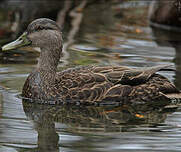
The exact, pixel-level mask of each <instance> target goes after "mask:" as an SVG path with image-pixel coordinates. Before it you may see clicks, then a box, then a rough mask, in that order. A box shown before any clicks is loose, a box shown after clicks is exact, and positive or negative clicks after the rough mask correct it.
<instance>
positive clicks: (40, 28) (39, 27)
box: [37, 26, 45, 31]
mask: <svg viewBox="0 0 181 152" xmlns="http://www.w3.org/2000/svg"><path fill="white" fill-rule="evenodd" d="M43 29H45V27H43V26H38V27H37V31H40V30H43Z"/></svg>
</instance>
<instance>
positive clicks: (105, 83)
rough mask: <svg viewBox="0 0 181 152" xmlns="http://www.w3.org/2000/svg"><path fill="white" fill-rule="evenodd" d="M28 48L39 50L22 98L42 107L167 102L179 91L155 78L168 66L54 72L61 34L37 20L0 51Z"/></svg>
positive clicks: (170, 84) (110, 67) (74, 69)
mask: <svg viewBox="0 0 181 152" xmlns="http://www.w3.org/2000/svg"><path fill="white" fill-rule="evenodd" d="M25 45H31V46H36V47H40V49H41V53H40V58H39V61H38V66H37V68H36V69H35V70H34V71H33V72H32V73H31V74H30V75H29V76H28V78H27V80H26V82H25V84H24V87H23V91H22V94H23V96H24V97H27V98H31V99H36V100H37V99H38V100H41V101H42V103H52V102H48V101H54V102H53V103H55V104H57V103H61V102H64V101H72V102H74V101H80V102H91V103H92V102H102V101H111V102H112V101H116V102H135V101H144V102H147V101H150V100H152V101H156V100H162V99H163V100H165V99H169V95H170V94H177V95H179V96H180V91H179V90H177V89H176V87H175V86H174V85H173V84H172V83H171V82H170V81H169V80H168V79H167V78H165V77H163V76H161V75H159V74H156V72H157V71H160V70H170V67H169V66H168V65H161V66H155V67H150V68H142V69H131V68H128V67H123V66H117V67H113V66H105V67H103V66H86V67H77V68H72V69H67V70H65V71H61V72H57V65H58V62H59V59H60V56H61V51H62V34H61V32H60V28H59V27H58V26H57V25H56V23H55V22H54V21H52V20H49V19H37V20H35V21H33V22H32V23H31V24H30V25H29V26H28V28H27V31H26V32H25V33H24V34H23V35H22V36H21V37H20V38H18V40H16V41H15V42H12V43H10V44H8V45H5V46H4V47H3V48H2V50H8V49H14V48H17V47H21V46H25Z"/></svg>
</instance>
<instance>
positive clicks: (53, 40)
mask: <svg viewBox="0 0 181 152" xmlns="http://www.w3.org/2000/svg"><path fill="white" fill-rule="evenodd" d="M24 46H32V47H39V48H49V47H54V48H60V47H62V33H61V29H60V27H59V26H58V25H57V24H56V22H54V21H53V20H50V19H47V18H40V19H36V20H34V21H33V22H31V23H30V24H29V25H28V27H27V30H26V31H25V32H24V33H23V34H22V35H21V36H20V37H19V38H18V39H17V40H15V41H13V42H11V43H9V44H6V45H4V46H3V47H2V51H6V50H12V49H16V48H20V47H24Z"/></svg>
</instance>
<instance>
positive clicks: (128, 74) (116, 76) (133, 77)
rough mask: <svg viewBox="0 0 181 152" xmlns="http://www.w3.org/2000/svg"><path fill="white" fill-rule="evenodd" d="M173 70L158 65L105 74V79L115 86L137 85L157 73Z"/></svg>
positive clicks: (169, 67) (170, 67)
mask: <svg viewBox="0 0 181 152" xmlns="http://www.w3.org/2000/svg"><path fill="white" fill-rule="evenodd" d="M168 70H169V71H170V70H175V69H173V67H172V66H170V65H159V66H154V67H148V68H140V69H128V70H123V71H113V72H109V73H106V75H105V76H106V78H107V79H108V80H109V81H110V82H112V83H116V84H118V83H119V84H127V85H133V86H134V85H139V84H142V83H145V82H147V81H148V79H149V78H150V77H151V76H153V75H154V74H155V73H156V72H158V71H168Z"/></svg>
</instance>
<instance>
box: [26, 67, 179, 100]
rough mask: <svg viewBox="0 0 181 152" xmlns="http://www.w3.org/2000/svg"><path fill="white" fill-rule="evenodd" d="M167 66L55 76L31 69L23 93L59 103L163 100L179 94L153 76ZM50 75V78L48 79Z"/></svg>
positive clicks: (74, 71) (72, 71)
mask: <svg viewBox="0 0 181 152" xmlns="http://www.w3.org/2000/svg"><path fill="white" fill-rule="evenodd" d="M164 68H168V66H165V65H164V66H156V67H151V68H145V69H140V70H138V69H130V68H127V67H111V66H109V67H99V66H88V67H78V68H72V69H68V70H65V71H62V72H59V73H56V75H52V74H51V73H47V74H46V73H43V75H42V76H41V72H40V71H38V70H35V71H34V72H33V73H31V74H30V76H29V77H28V79H27V81H26V83H25V85H24V88H23V94H24V96H25V97H28V98H34V99H41V100H51V101H56V102H61V101H80V102H102V101H108V102H109V101H111V102H112V101H117V102H136V101H137V102H139V101H140V102H147V101H153V100H154V101H155V100H166V99H167V97H166V96H165V94H168V93H179V91H178V90H177V89H176V87H175V86H174V85H173V84H172V83H171V82H169V81H168V79H167V78H165V77H163V76H161V75H159V74H155V72H156V71H159V70H164ZM51 75H52V76H51ZM53 76H54V77H55V83H54V84H52V85H51V86H49V84H47V85H46V84H43V83H44V82H43V81H41V83H42V84H40V83H36V82H37V81H36V80H37V77H39V79H41V80H43V79H44V78H41V77H45V79H47V80H48V77H53Z"/></svg>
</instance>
